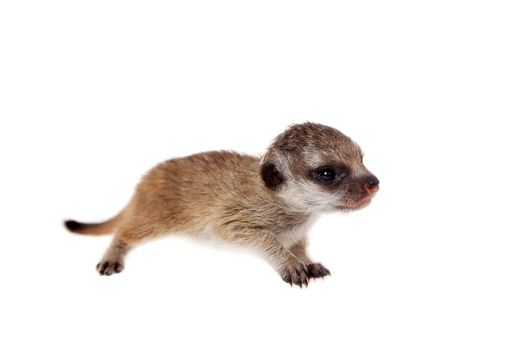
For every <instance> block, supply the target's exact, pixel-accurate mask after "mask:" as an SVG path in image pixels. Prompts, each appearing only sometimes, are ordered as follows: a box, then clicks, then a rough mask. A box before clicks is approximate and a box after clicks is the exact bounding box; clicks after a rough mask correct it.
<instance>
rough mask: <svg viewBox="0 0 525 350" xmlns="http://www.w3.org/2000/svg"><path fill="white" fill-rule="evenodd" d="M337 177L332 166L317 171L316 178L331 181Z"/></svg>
mask: <svg viewBox="0 0 525 350" xmlns="http://www.w3.org/2000/svg"><path fill="white" fill-rule="evenodd" d="M337 177H338V175H337V173H336V172H335V170H334V169H332V168H322V169H320V170H318V171H317V178H318V179H319V180H321V181H324V182H329V181H333V180H335V179H336V178H337Z"/></svg>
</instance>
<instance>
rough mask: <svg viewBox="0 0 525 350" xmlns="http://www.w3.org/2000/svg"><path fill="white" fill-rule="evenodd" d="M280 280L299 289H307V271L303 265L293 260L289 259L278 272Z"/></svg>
mask: <svg viewBox="0 0 525 350" xmlns="http://www.w3.org/2000/svg"><path fill="white" fill-rule="evenodd" d="M279 274H280V275H281V278H282V279H283V281H285V282H286V283H288V284H290V285H291V286H292V285H294V284H295V285H297V286H299V287H301V288H302V287H303V286H305V287H308V269H307V267H306V265H305V264H303V263H302V262H300V261H299V260H297V259H295V258H290V259H289V260H288V261H287V262H286V263H285V264H283V266H282V267H281V269H280V270H279Z"/></svg>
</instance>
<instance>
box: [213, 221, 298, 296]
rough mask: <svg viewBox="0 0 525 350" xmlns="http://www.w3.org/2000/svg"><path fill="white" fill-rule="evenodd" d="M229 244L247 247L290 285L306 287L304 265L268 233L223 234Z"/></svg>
mask: <svg viewBox="0 0 525 350" xmlns="http://www.w3.org/2000/svg"><path fill="white" fill-rule="evenodd" d="M223 238H224V239H225V240H227V241H229V242H232V243H235V244H239V245H243V246H248V247H250V248H252V249H255V250H256V251H258V252H259V253H260V254H261V255H262V256H263V257H264V258H265V259H266V260H267V261H268V262H269V263H270V265H272V267H273V268H274V269H275V270H276V271H277V273H278V274H279V275H280V276H281V278H282V279H283V281H285V282H287V283H289V284H290V285H294V284H295V285H298V286H300V287H302V286H305V287H306V286H308V269H307V267H306V265H305V264H304V263H303V262H302V261H301V260H299V259H298V258H297V257H295V256H294V255H293V254H292V253H291V252H290V251H289V250H287V249H286V248H285V247H284V246H283V245H282V244H281V242H279V241H278V240H277V239H276V238H275V237H274V236H273V235H272V234H271V233H270V232H265V231H251V230H250V231H245V232H242V233H236V234H231V233H229V234H225V235H223Z"/></svg>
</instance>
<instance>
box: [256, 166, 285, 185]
mask: <svg viewBox="0 0 525 350" xmlns="http://www.w3.org/2000/svg"><path fill="white" fill-rule="evenodd" d="M261 177H262V179H263V181H264V184H265V185H266V187H268V188H269V189H271V190H277V188H278V187H279V185H280V184H282V183H283V182H284V178H283V176H282V174H281V173H280V172H279V170H278V169H277V167H276V166H275V164H274V163H272V162H271V161H266V162H264V164H263V165H262V166H261Z"/></svg>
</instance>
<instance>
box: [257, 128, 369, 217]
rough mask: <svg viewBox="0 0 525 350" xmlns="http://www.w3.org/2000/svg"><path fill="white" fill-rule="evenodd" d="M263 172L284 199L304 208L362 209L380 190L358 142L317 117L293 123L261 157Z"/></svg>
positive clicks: (271, 187)
mask: <svg viewBox="0 0 525 350" xmlns="http://www.w3.org/2000/svg"><path fill="white" fill-rule="evenodd" d="M261 177H262V179H263V181H264V184H265V185H266V187H268V188H269V189H271V190H273V191H275V192H276V194H277V195H278V196H279V197H280V198H281V199H282V200H284V201H285V202H286V203H288V204H289V205H291V206H293V207H295V208H297V209H300V210H304V211H327V210H333V209H342V210H352V209H360V208H363V207H365V206H367V205H368V204H369V203H370V201H371V200H372V198H373V197H374V195H375V194H376V192H377V191H378V190H379V180H378V179H377V177H375V176H374V175H373V174H372V173H371V172H370V171H368V169H367V168H366V167H365V166H364V165H363V153H362V152H361V149H360V148H359V146H358V145H357V144H356V143H355V142H353V141H352V140H351V139H350V138H349V137H347V136H346V135H344V134H343V133H341V132H340V131H338V130H336V129H334V128H331V127H328V126H325V125H321V124H315V123H304V124H297V125H292V126H291V127H289V128H288V129H287V130H285V131H284V132H283V133H282V134H280V135H279V136H277V138H276V139H275V140H274V142H273V143H272V144H271V145H270V147H269V148H268V151H267V152H266V154H265V155H264V156H263V158H262V162H261Z"/></svg>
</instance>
